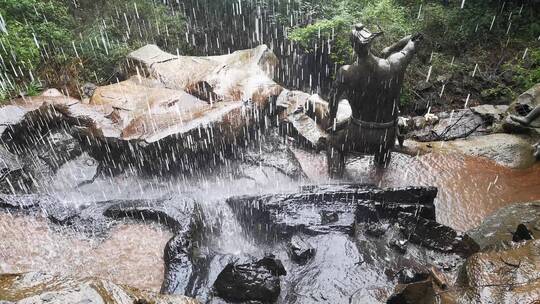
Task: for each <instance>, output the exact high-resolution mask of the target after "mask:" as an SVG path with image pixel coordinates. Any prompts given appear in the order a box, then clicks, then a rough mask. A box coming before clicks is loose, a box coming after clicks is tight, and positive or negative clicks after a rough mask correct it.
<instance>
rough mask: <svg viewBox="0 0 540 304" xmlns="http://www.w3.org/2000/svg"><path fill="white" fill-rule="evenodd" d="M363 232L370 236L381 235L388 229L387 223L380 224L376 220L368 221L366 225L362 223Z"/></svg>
mask: <svg viewBox="0 0 540 304" xmlns="http://www.w3.org/2000/svg"><path fill="white" fill-rule="evenodd" d="M364 228H365V230H364V232H365V233H366V234H367V235H369V236H372V237H381V236H383V235H384V234H385V233H386V230H387V229H388V225H381V224H380V223H376V222H368V223H366V225H364Z"/></svg>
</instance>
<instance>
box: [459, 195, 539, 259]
mask: <svg viewBox="0 0 540 304" xmlns="http://www.w3.org/2000/svg"><path fill="white" fill-rule="evenodd" d="M520 225H523V226H524V227H525V228H526V229H527V230H528V231H529V232H530V234H531V236H532V237H533V238H534V239H540V201H536V202H529V203H516V204H513V205H510V206H508V207H505V208H502V209H499V210H498V211H497V212H495V213H493V214H492V215H490V216H488V217H487V218H485V219H484V221H483V222H482V224H480V226H478V227H476V228H474V229H471V230H469V231H468V232H467V233H468V234H469V235H470V236H471V237H472V238H473V239H474V240H475V241H476V242H477V243H478V244H479V245H480V246H481V248H482V249H483V250H487V249H508V248H510V247H511V246H512V245H513V240H514V239H515V238H514V235H515V233H516V231H517V230H518V226H520Z"/></svg>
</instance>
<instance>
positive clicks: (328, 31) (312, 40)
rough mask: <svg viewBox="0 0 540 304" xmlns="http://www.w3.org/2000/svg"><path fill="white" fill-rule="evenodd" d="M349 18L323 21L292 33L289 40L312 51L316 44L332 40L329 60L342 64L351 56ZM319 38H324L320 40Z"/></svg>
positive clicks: (342, 17) (339, 17) (350, 19)
mask: <svg viewBox="0 0 540 304" xmlns="http://www.w3.org/2000/svg"><path fill="white" fill-rule="evenodd" d="M351 21H352V18H350V16H338V17H335V18H333V19H324V20H321V21H318V22H316V23H314V24H311V25H308V26H306V27H303V28H297V29H295V30H294V31H292V32H291V33H290V35H289V38H290V39H291V40H293V41H296V42H298V43H300V45H302V46H303V47H304V48H305V49H308V50H312V49H313V48H314V46H315V44H316V43H317V42H320V41H324V40H326V39H331V40H332V42H333V43H332V46H333V49H332V52H331V58H332V60H333V61H334V62H336V63H339V64H344V63H345V62H346V61H347V60H348V59H350V58H351V55H352V47H351V45H350V42H349V37H348V34H346V33H348V30H349V28H350V25H351ZM321 38H324V40H323V39H321Z"/></svg>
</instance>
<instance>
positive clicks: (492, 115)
mask: <svg viewBox="0 0 540 304" xmlns="http://www.w3.org/2000/svg"><path fill="white" fill-rule="evenodd" d="M508 108H509V107H508V106H506V105H489V104H486V105H480V106H476V107H472V108H471V110H472V111H473V112H474V113H476V114H478V115H480V116H481V117H482V118H483V119H484V121H486V122H490V124H492V123H496V122H500V121H501V120H502V119H503V118H504V117H505V115H506V111H508Z"/></svg>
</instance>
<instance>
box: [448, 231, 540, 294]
mask: <svg viewBox="0 0 540 304" xmlns="http://www.w3.org/2000/svg"><path fill="white" fill-rule="evenodd" d="M539 272H540V241H539V240H533V241H529V242H527V243H524V244H519V245H517V246H513V247H512V248H511V249H508V250H504V251H487V252H481V253H477V254H475V255H473V256H471V257H470V258H468V259H467V261H466V262H465V264H464V266H463V269H462V271H461V272H460V276H459V277H458V284H457V285H458V286H456V287H457V288H456V289H455V290H456V291H454V293H455V294H456V295H455V297H456V298H460V299H461V302H460V303H516V304H517V303H534V302H535V301H538V299H540V276H539V275H538V273H539ZM460 291H461V292H460Z"/></svg>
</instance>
